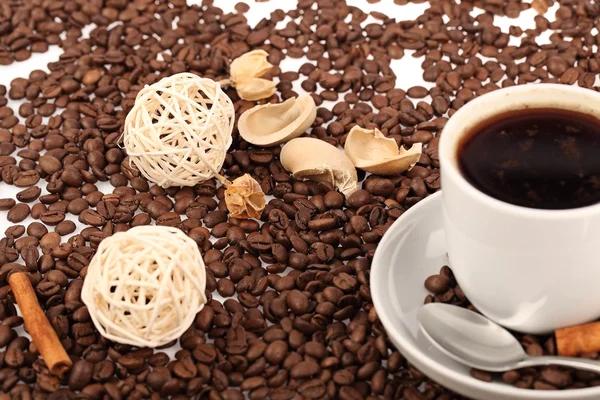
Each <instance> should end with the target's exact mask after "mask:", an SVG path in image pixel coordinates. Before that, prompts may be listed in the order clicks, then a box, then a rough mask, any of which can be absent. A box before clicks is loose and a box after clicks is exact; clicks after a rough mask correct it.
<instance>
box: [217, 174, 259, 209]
mask: <svg viewBox="0 0 600 400" xmlns="http://www.w3.org/2000/svg"><path fill="white" fill-rule="evenodd" d="M225 204H226V205H227V209H228V210H229V213H230V214H231V216H232V217H234V218H242V219H247V218H256V219H258V218H260V215H261V213H262V211H263V210H264V209H265V206H266V204H267V203H266V201H265V194H264V192H263V191H262V188H261V187H260V185H259V184H258V182H257V181H256V180H255V179H254V178H252V177H251V176H250V175H248V174H245V175H242V176H240V177H239V178H237V179H235V180H234V181H233V182H231V183H230V184H228V185H227V189H225Z"/></svg>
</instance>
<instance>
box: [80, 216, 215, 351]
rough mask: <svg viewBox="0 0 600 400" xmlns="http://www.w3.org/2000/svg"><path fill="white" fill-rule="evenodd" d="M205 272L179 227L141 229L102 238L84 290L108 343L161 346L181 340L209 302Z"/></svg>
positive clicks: (84, 297) (201, 262)
mask: <svg viewBox="0 0 600 400" xmlns="http://www.w3.org/2000/svg"><path fill="white" fill-rule="evenodd" d="M205 287H206V271H205V267H204V262H203V261H202V256H201V255H200V251H199V250H198V246H197V244H196V242H194V240H192V239H191V238H189V237H188V236H187V235H185V234H184V233H183V232H182V231H180V230H179V229H177V228H171V227H165V226H139V227H135V228H132V229H130V230H128V231H126V232H120V233H116V234H114V235H113V236H110V237H108V238H106V239H104V240H103V241H102V242H101V243H100V245H99V246H98V250H97V252H96V255H95V256H94V257H93V258H92V261H91V262H90V264H89V266H88V271H87V275H86V277H85V281H84V283H83V289H82V291H81V299H82V300H83V302H84V303H85V305H86V306H87V308H88V311H89V313H90V317H91V318H92V320H93V321H94V325H95V326H96V328H97V329H98V331H99V332H100V334H101V335H102V336H104V337H105V338H107V339H109V340H112V341H114V342H118V343H124V344H130V345H133V346H139V347H158V346H161V345H164V344H166V343H169V342H170V341H172V340H174V339H177V338H179V337H180V336H181V335H182V334H183V333H184V332H185V331H186V330H187V329H188V328H189V327H190V325H191V324H192V322H193V321H194V317H195V316H196V314H197V313H198V312H199V311H200V310H202V308H203V307H204V304H205V303H206V295H205V293H204V290H205Z"/></svg>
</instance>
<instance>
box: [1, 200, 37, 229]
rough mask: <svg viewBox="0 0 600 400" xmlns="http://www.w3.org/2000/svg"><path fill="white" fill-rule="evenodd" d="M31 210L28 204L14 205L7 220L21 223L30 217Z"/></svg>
mask: <svg viewBox="0 0 600 400" xmlns="http://www.w3.org/2000/svg"><path fill="white" fill-rule="evenodd" d="M30 212H31V209H30V208H29V206H28V205H27V204H23V203H19V204H16V205H14V206H13V207H12V208H11V209H10V210H9V211H8V214H7V216H6V218H7V219H8V220H9V221H10V222H12V223H15V224H16V223H19V222H22V221H24V220H25V218H27V217H28V216H29V213H30Z"/></svg>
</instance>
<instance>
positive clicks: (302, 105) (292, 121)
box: [238, 94, 317, 146]
mask: <svg viewBox="0 0 600 400" xmlns="http://www.w3.org/2000/svg"><path fill="white" fill-rule="evenodd" d="M316 117H317V106H316V105H315V101H314V100H313V98H312V96H310V95H308V94H302V95H300V96H299V97H298V98H291V99H288V100H286V101H285V102H283V103H280V104H265V105H259V106H255V107H253V108H251V109H249V110H248V111H246V112H245V113H243V114H242V116H241V117H240V119H239V121H238V129H239V131H240V135H241V136H242V137H243V138H244V140H246V141H247V142H249V143H252V144H255V145H258V146H276V145H278V144H281V143H285V142H287V141H289V140H291V139H294V138H296V137H298V136H300V135H302V134H303V133H304V132H306V130H307V129H308V128H309V127H310V126H311V125H312V123H313V122H314V121H315V118H316Z"/></svg>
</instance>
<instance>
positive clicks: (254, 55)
mask: <svg viewBox="0 0 600 400" xmlns="http://www.w3.org/2000/svg"><path fill="white" fill-rule="evenodd" d="M268 56H269V53H267V52H266V51H264V50H254V51H251V52H249V53H246V54H244V55H241V56H240V57H238V58H236V59H235V60H233V62H232V63H231V66H230V67H229V74H230V75H231V80H232V81H233V82H234V84H235V85H236V86H237V85H238V84H240V83H243V82H247V81H249V80H250V79H253V78H260V77H261V76H263V75H264V74H266V73H267V72H268V71H269V70H270V69H271V68H273V65H272V64H271V63H269V62H268V61H267V57H268Z"/></svg>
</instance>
